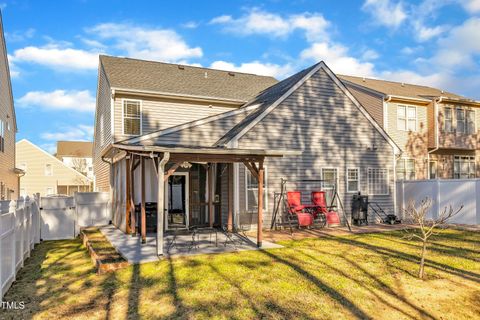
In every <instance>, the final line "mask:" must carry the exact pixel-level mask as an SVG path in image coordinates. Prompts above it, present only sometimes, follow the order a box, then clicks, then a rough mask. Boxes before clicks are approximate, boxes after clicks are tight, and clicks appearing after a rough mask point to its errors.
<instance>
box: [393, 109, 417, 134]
mask: <svg viewBox="0 0 480 320" xmlns="http://www.w3.org/2000/svg"><path fill="white" fill-rule="evenodd" d="M397 129H398V130H402V131H417V108H416V107H408V106H398V107H397Z"/></svg>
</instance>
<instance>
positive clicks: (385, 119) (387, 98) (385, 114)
mask: <svg viewBox="0 0 480 320" xmlns="http://www.w3.org/2000/svg"><path fill="white" fill-rule="evenodd" d="M391 100H392V96H391V95H386V96H385V98H383V122H384V129H385V131H387V129H386V126H387V123H388V111H387V107H388V105H387V104H388V103H389V102H390V101H391ZM402 153H403V151H402V150H400V148H399V153H398V154H397V153H396V152H395V148H394V149H393V157H392V160H393V213H394V214H397V210H398V208H397V160H398V158H400V157H401V156H402Z"/></svg>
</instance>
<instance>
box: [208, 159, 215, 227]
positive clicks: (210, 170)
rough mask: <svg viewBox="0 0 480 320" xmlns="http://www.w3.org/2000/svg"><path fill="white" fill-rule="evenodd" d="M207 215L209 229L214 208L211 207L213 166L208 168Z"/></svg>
mask: <svg viewBox="0 0 480 320" xmlns="http://www.w3.org/2000/svg"><path fill="white" fill-rule="evenodd" d="M207 185H208V215H209V219H208V220H209V221H208V222H209V224H210V228H211V227H213V219H214V214H213V213H214V207H213V164H210V165H209V166H208V184H207Z"/></svg>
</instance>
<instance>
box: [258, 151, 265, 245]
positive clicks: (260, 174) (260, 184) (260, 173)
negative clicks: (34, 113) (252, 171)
mask: <svg viewBox="0 0 480 320" xmlns="http://www.w3.org/2000/svg"><path fill="white" fill-rule="evenodd" d="M258 165H259V166H258V222H257V247H259V248H261V247H262V239H263V183H264V181H263V172H264V169H263V160H261V161H260V162H259V164H258Z"/></svg>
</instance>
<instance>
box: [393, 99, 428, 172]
mask: <svg viewBox="0 0 480 320" xmlns="http://www.w3.org/2000/svg"><path fill="white" fill-rule="evenodd" d="M399 106H414V107H416V108H417V131H416V132H412V131H403V130H399V129H398V127H397V109H398V107H399ZM428 108H429V107H428V106H421V105H415V104H411V103H401V102H389V103H387V118H388V120H387V122H388V125H387V128H386V131H387V133H388V134H389V135H390V137H391V138H392V139H393V141H395V143H397V145H398V146H399V147H400V148H401V149H402V151H403V155H402V157H403V158H407V159H415V177H416V179H426V178H427V177H428V172H427V169H428V166H427V163H426V161H425V159H426V158H427V156H428V124H427V113H428Z"/></svg>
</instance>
